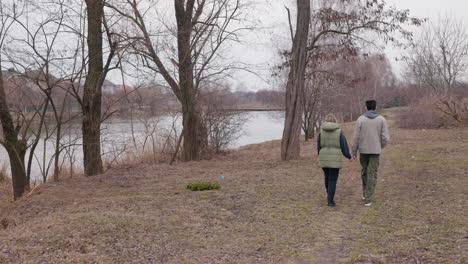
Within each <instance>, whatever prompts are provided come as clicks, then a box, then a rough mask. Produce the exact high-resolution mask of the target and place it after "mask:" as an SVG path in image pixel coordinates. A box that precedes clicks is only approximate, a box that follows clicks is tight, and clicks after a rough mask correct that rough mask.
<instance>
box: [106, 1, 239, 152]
mask: <svg viewBox="0 0 468 264" xmlns="http://www.w3.org/2000/svg"><path fill="white" fill-rule="evenodd" d="M109 6H112V8H113V9H114V10H115V11H116V12H117V13H118V14H119V15H121V16H123V17H126V18H127V19H128V20H129V21H130V22H131V23H132V24H133V26H134V27H135V28H136V30H137V32H136V33H135V32H123V33H122V35H123V36H122V37H123V38H124V39H127V40H128V41H129V42H130V43H129V45H130V46H132V47H133V49H134V51H135V52H136V53H137V54H138V55H139V56H141V59H142V60H143V61H144V62H145V65H146V66H147V67H148V68H149V69H151V70H152V71H154V72H156V73H158V74H160V76H162V78H163V79H164V81H165V82H166V83H167V85H168V86H169V87H170V89H171V90H172V92H173V93H174V95H175V96H176V97H177V99H178V100H179V102H180V104H181V106H182V119H183V120H182V124H183V130H182V131H183V133H184V135H183V159H184V160H185V161H190V160H199V159H201V158H202V155H201V154H202V151H203V149H204V148H205V147H206V146H207V141H208V138H207V137H208V135H207V131H206V128H204V127H203V122H202V119H201V115H202V111H203V110H202V106H201V105H200V102H199V89H200V86H202V85H203V83H207V82H209V81H210V80H211V79H213V78H215V77H216V76H220V75H221V76H222V75H224V74H226V73H227V72H228V71H229V70H231V69H233V68H236V67H237V66H236V64H232V63H226V64H223V63H220V62H221V59H222V56H221V54H222V49H223V47H224V46H225V44H227V43H228V42H230V41H238V34H239V31H240V30H242V29H244V28H243V27H241V26H237V25H234V24H237V23H238V22H239V16H240V10H241V9H242V7H243V6H244V4H241V1H240V0H200V1H195V0H174V11H175V12H174V16H175V22H176V25H175V27H173V26H172V25H170V23H169V22H167V21H161V22H160V23H161V24H162V25H163V28H164V29H163V30H161V31H162V32H165V33H166V34H167V35H166V36H169V37H166V38H165V37H164V36H163V34H162V33H161V31H159V32H158V33H155V32H154V31H155V28H152V27H149V26H148V25H151V24H150V23H151V21H150V20H149V17H150V15H151V14H152V15H157V14H158V12H157V10H155V9H154V6H153V5H151V4H146V5H145V4H144V3H142V2H140V1H136V0H126V1H125V4H119V3H112V4H109ZM127 10H131V11H130V12H127ZM152 22H153V24H152V25H153V26H154V22H156V21H154V19H153V21H152ZM125 34H126V35H125ZM155 35H156V37H154V36H155ZM175 44H176V45H175Z"/></svg>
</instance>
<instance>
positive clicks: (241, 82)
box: [232, 0, 468, 90]
mask: <svg viewBox="0 0 468 264" xmlns="http://www.w3.org/2000/svg"><path fill="white" fill-rule="evenodd" d="M294 2H295V1H291V0H270V1H265V4H263V5H262V4H259V5H258V6H257V8H256V10H255V11H254V14H256V15H258V19H259V20H261V23H260V24H261V25H262V26H263V27H262V28H261V29H259V30H256V32H255V33H252V34H251V35H249V36H247V37H246V39H248V41H247V42H246V43H245V44H244V45H240V46H235V47H233V48H232V49H233V50H232V52H233V54H234V55H235V56H237V57H238V59H239V60H240V61H243V62H246V63H249V64H252V66H255V67H254V69H255V71H256V72H258V74H259V76H261V77H257V76H254V75H252V74H250V73H246V72H238V73H236V74H235V80H234V81H233V82H234V83H235V84H234V86H244V87H245V88H246V89H249V90H258V89H263V88H267V89H269V88H274V87H273V86H275V85H274V83H273V82H272V81H271V80H272V79H271V77H270V68H271V66H272V65H273V64H274V63H275V62H276V61H277V55H276V51H277V49H278V47H283V48H284V47H287V46H288V45H290V41H289V39H288V31H287V27H288V24H287V13H286V11H285V9H284V5H285V3H286V5H288V6H290V7H292V8H294V5H295V4H294ZM387 2H388V3H389V4H391V5H395V6H396V7H397V8H399V9H409V10H410V14H411V15H412V16H417V17H423V18H428V19H429V20H437V18H438V17H439V16H443V15H444V14H446V13H447V14H449V15H450V16H454V17H457V18H459V19H462V20H464V22H465V24H466V25H467V27H468V0H444V1H441V0H387ZM402 52H404V51H401V50H399V49H397V48H393V47H390V46H389V47H387V49H386V53H387V55H388V56H389V58H390V61H392V65H393V68H394V71H395V73H397V75H399V73H400V72H401V70H402V69H403V67H404V65H403V64H402V63H400V62H396V61H395V58H396V57H398V56H400V55H401V54H402Z"/></svg>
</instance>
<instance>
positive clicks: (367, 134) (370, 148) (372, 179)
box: [352, 100, 390, 206]
mask: <svg viewBox="0 0 468 264" xmlns="http://www.w3.org/2000/svg"><path fill="white" fill-rule="evenodd" d="M366 107H367V112H365V113H364V114H363V115H362V116H360V117H359V118H358V120H357V123H356V128H355V130H354V136H353V148H352V152H353V160H356V156H357V153H358V151H359V153H360V156H359V159H360V163H361V177H362V192H363V196H362V198H363V200H364V202H365V205H366V206H370V205H371V204H372V202H373V200H374V191H375V185H376V183H377V172H378V169H379V159H380V153H381V152H382V149H383V148H384V147H385V146H386V145H387V143H388V141H389V140H390V135H389V133H388V126H387V121H386V120H385V118H384V117H383V116H381V115H379V113H378V112H377V111H376V108H377V102H376V101H375V100H368V101H366Z"/></svg>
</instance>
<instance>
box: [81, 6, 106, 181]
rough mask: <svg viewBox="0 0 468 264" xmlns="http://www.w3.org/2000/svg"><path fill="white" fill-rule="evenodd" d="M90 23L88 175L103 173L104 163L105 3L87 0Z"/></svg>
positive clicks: (86, 115)
mask: <svg viewBox="0 0 468 264" xmlns="http://www.w3.org/2000/svg"><path fill="white" fill-rule="evenodd" d="M86 6H87V13H88V16H87V20H88V53H89V63H88V75H87V76H86V80H85V84H84V93H83V106H82V107H83V123H82V132H83V161H84V169H85V174H86V175H87V176H92V175H96V174H100V173H102V172H103V168H102V160H101V92H102V80H101V79H102V78H103V76H104V74H103V73H104V67H103V54H102V53H103V52H102V41H103V39H102V17H103V13H104V3H103V1H102V0H86Z"/></svg>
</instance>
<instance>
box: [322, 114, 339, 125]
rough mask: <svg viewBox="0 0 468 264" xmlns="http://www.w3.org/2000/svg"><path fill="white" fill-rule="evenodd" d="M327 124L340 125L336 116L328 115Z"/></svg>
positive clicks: (326, 117)
mask: <svg viewBox="0 0 468 264" xmlns="http://www.w3.org/2000/svg"><path fill="white" fill-rule="evenodd" d="M325 122H330V123H338V120H337V119H336V116H335V115H334V114H328V115H326V116H325Z"/></svg>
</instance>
